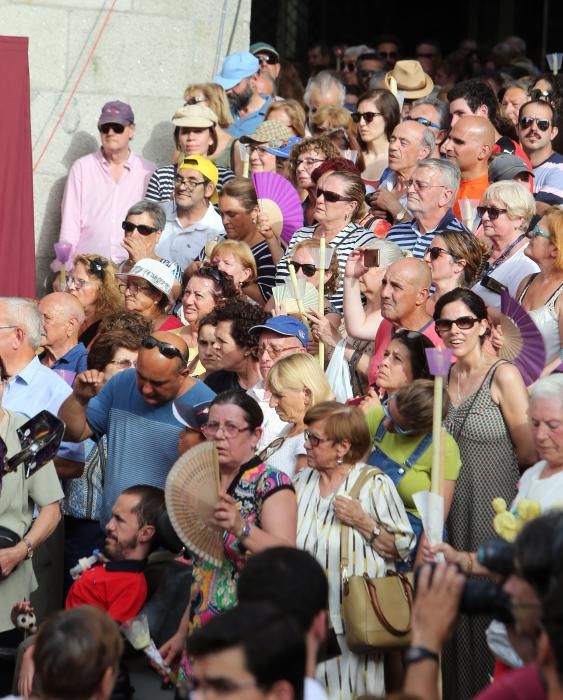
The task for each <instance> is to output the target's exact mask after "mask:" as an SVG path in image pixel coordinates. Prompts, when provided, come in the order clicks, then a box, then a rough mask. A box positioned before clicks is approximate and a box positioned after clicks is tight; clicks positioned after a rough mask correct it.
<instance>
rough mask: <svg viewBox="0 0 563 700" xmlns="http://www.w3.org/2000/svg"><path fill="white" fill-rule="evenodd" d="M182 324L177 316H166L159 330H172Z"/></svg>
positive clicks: (180, 326)
mask: <svg viewBox="0 0 563 700" xmlns="http://www.w3.org/2000/svg"><path fill="white" fill-rule="evenodd" d="M183 326H184V324H183V323H182V321H180V319H179V318H178V317H177V316H168V318H167V319H166V321H164V323H163V324H162V325H161V326H160V328H159V329H158V330H159V331H173V330H176V328H182V327H183Z"/></svg>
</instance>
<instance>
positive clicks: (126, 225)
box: [121, 221, 159, 236]
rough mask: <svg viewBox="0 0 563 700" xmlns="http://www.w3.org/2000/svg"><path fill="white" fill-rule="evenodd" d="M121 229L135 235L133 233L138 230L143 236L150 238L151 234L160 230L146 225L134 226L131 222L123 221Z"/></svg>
mask: <svg viewBox="0 0 563 700" xmlns="http://www.w3.org/2000/svg"><path fill="white" fill-rule="evenodd" d="M121 228H122V229H123V230H124V231H125V232H126V233H133V231H134V230H135V229H137V231H138V232H139V233H140V234H141V236H150V235H151V233H156V232H157V231H158V230H159V229H157V228H155V227H154V226H145V224H134V223H132V222H131V221H122V222H121Z"/></svg>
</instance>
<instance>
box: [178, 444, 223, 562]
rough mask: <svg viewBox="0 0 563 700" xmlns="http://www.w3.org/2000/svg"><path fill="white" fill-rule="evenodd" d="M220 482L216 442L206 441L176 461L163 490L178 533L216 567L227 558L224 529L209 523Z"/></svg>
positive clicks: (189, 546)
mask: <svg viewBox="0 0 563 700" xmlns="http://www.w3.org/2000/svg"><path fill="white" fill-rule="evenodd" d="M220 483H221V481H220V477H219V460H218V457H217V450H216V449H215V445H214V444H213V443H212V442H203V443H201V445H197V446H196V447H193V448H192V449H191V450H188V451H187V452H186V453H185V454H183V455H182V456H181V457H180V458H179V459H178V460H177V462H176V463H175V464H174V466H173V467H172V469H171V470H170V472H169V474H168V477H167V478H166V487H165V491H164V497H165V500H166V509H167V511H168V516H169V518H170V522H171V523H172V525H173V527H174V530H176V534H177V535H178V537H179V538H180V539H181V540H182V542H183V543H184V544H185V545H186V547H188V549H190V550H191V551H192V552H194V553H196V554H198V555H199V556H200V557H202V558H203V559H205V561H208V562H210V563H211V564H213V565H214V566H221V564H222V562H223V557H224V550H223V531H222V530H220V529H219V528H216V527H213V526H212V525H210V524H209V519H210V518H211V517H212V515H213V509H214V507H215V504H216V503H217V498H218V494H219V488H220Z"/></svg>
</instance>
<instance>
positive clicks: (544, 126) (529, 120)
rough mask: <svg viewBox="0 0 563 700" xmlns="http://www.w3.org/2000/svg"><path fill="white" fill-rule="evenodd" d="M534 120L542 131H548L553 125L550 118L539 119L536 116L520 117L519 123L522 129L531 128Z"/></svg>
mask: <svg viewBox="0 0 563 700" xmlns="http://www.w3.org/2000/svg"><path fill="white" fill-rule="evenodd" d="M534 122H535V123H536V124H537V127H538V129H539V130H540V131H547V130H548V129H549V127H550V126H551V122H550V121H549V119H537V118H536V117H520V120H519V122H518V123H519V124H520V128H521V129H529V128H530V127H531V126H532V124H534Z"/></svg>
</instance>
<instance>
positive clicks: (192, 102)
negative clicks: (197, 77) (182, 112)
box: [184, 97, 207, 107]
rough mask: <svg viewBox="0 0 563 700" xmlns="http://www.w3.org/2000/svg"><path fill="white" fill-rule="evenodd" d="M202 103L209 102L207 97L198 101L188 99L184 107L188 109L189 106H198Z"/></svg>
mask: <svg viewBox="0 0 563 700" xmlns="http://www.w3.org/2000/svg"><path fill="white" fill-rule="evenodd" d="M202 102H207V97H202V98H201V100H198V99H197V97H188V99H187V100H186V101H185V102H184V107H187V106H188V105H190V106H191V105H198V104H201V103H202Z"/></svg>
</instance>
